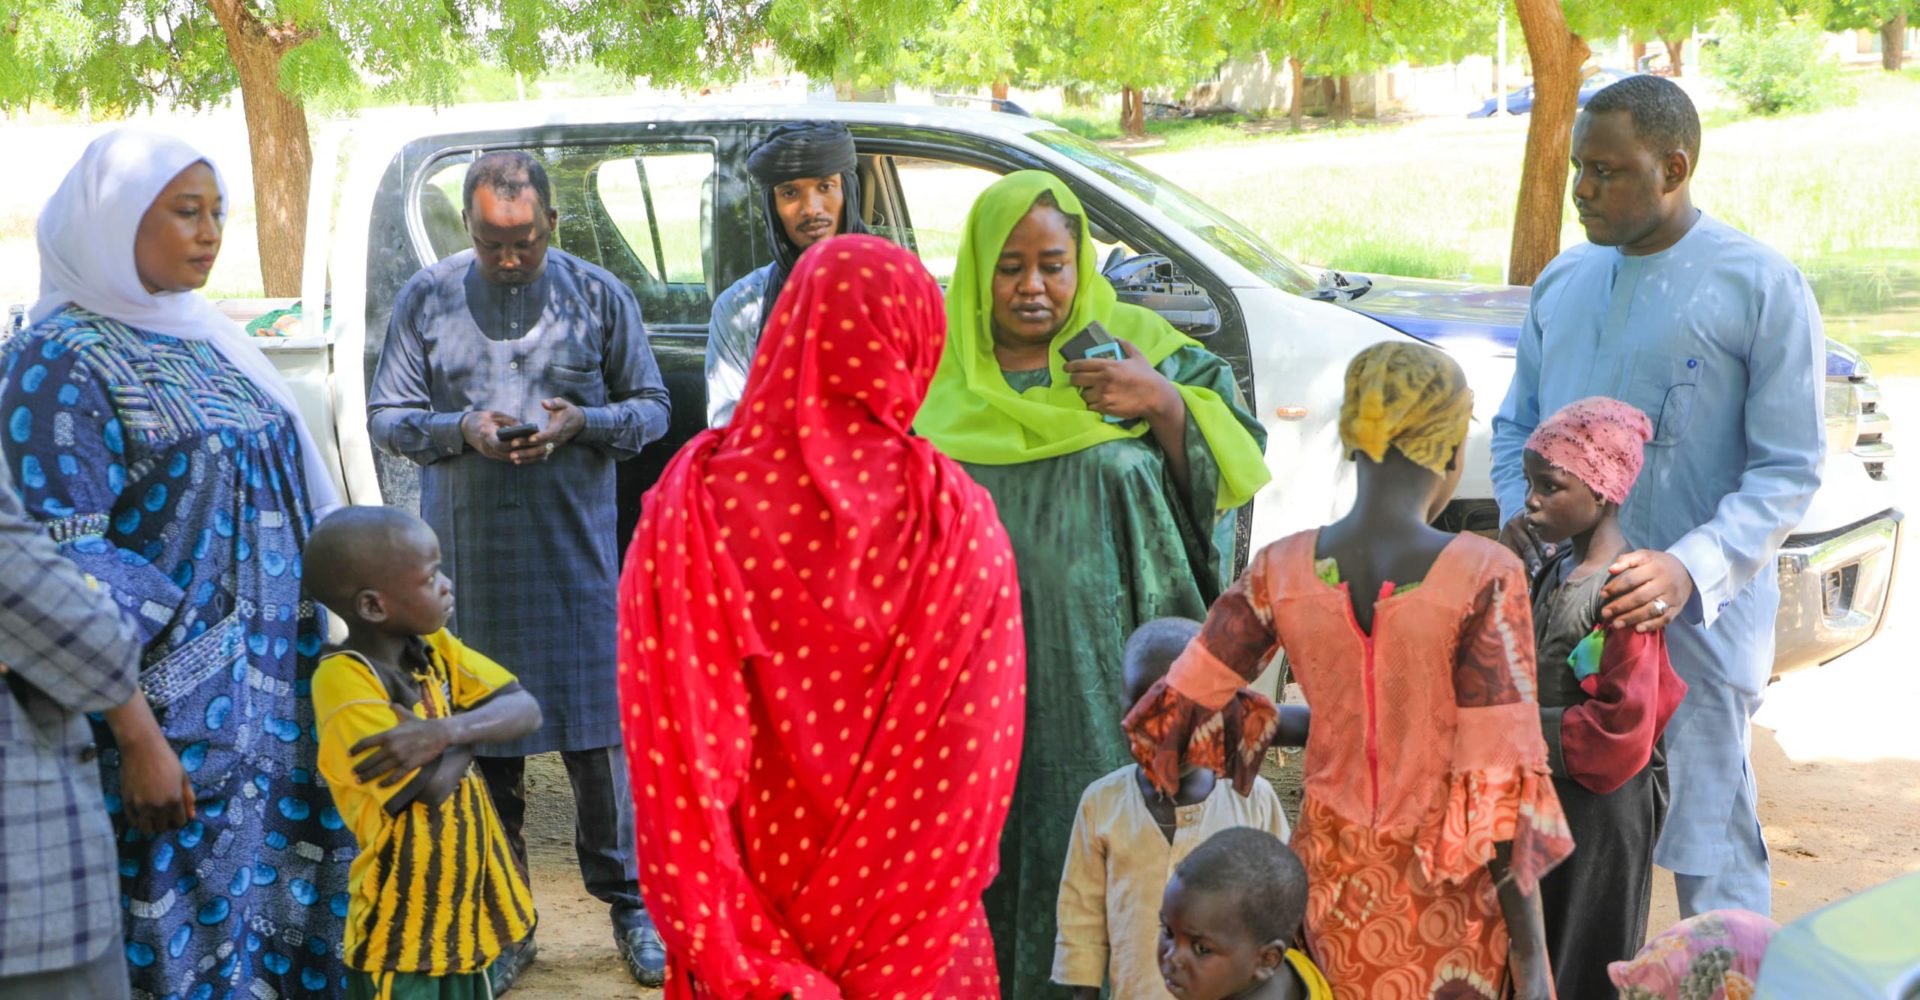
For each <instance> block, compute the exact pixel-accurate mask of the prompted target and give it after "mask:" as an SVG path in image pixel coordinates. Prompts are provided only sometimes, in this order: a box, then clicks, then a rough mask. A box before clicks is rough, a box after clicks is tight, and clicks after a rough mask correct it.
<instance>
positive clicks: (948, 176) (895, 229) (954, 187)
mask: <svg viewBox="0 0 1920 1000" xmlns="http://www.w3.org/2000/svg"><path fill="white" fill-rule="evenodd" d="M893 168H894V173H895V175H896V176H897V177H899V179H900V195H901V198H902V200H904V201H905V202H906V216H907V219H908V221H909V223H910V226H909V227H902V226H898V225H887V224H882V225H881V226H879V227H877V229H876V232H877V233H878V234H879V235H882V236H885V237H887V238H888V239H891V240H893V241H894V242H896V243H899V244H900V245H902V246H906V247H911V248H912V249H913V250H914V251H915V252H916V253H918V254H919V255H920V262H921V263H923V264H925V265H926V267H927V270H928V271H929V272H931V273H932V274H933V276H934V278H935V279H936V280H938V281H939V282H940V285H941V287H943V288H944V287H946V286H947V285H948V284H950V283H951V282H952V281H953V272H954V268H955V267H956V265H957V262H956V261H955V259H954V258H955V256H956V255H957V254H958V253H959V252H960V237H961V234H962V233H963V232H964V231H965V230H966V226H967V214H968V213H969V212H971V211H972V210H973V203H974V202H975V201H976V200H978V199H979V197H980V192H982V191H985V190H986V189H987V187H988V186H989V185H991V184H992V183H993V182H994V181H997V180H999V179H1000V176H1001V175H1000V174H999V173H998V172H996V171H993V170H988V169H985V168H983V167H976V166H973V165H971V164H966V163H949V162H946V161H943V160H933V159H924V158H921V157H917V156H896V157H893ZM909 229H910V231H908V230H909ZM1094 245H1095V247H1096V248H1097V249H1098V251H1099V254H1098V257H1097V258H1096V259H1097V260H1100V261H1105V260H1107V259H1109V257H1110V256H1111V255H1112V253H1113V251H1114V250H1116V249H1118V250H1120V251H1121V256H1122V257H1130V256H1132V255H1133V254H1134V253H1135V252H1136V251H1135V249H1134V248H1133V247H1129V246H1125V245H1123V244H1120V243H1115V242H1105V241H1103V240H1101V239H1100V238H1099V235H1098V234H1097V233H1096V237H1095V239H1094Z"/></svg>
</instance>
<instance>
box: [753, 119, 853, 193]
mask: <svg viewBox="0 0 1920 1000" xmlns="http://www.w3.org/2000/svg"><path fill="white" fill-rule="evenodd" d="M857 165H858V161H857V160H856V158H855V156H854V152H853V134H852V133H850V132H848V131H847V127H846V126H845V125H842V124H840V123H839V122H788V123H787V124H785V125H782V126H780V127H779V128H776V129H774V130H773V131H772V132H769V133H767V137H766V138H765V139H764V140H762V141H761V142H760V144H759V145H758V146H755V147H753V152H752V153H749V154H748V155H747V172H748V173H750V174H752V175H753V179H754V181H755V182H756V183H758V184H760V185H761V186H762V187H772V186H773V185H775V184H778V183H780V182H781V181H790V180H793V179H794V178H796V177H832V176H833V175H835V174H846V173H852V172H853V170H854V168H855V167H856V166H857Z"/></svg>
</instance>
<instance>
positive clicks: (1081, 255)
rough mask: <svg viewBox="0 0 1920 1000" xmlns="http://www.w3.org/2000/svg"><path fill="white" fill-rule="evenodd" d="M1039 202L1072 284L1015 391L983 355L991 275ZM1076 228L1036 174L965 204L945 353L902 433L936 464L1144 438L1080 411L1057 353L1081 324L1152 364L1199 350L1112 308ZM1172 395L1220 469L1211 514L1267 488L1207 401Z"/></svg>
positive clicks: (1053, 183) (1138, 425)
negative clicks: (1072, 243)
mask: <svg viewBox="0 0 1920 1000" xmlns="http://www.w3.org/2000/svg"><path fill="white" fill-rule="evenodd" d="M1049 192H1050V193H1051V194H1052V195H1053V199H1054V201H1055V202H1057V203H1058V204H1059V205H1060V209H1061V211H1063V212H1065V213H1066V214H1067V215H1070V216H1073V217H1075V218H1077V219H1078V220H1079V222H1080V226H1079V228H1080V249H1079V252H1078V254H1077V255H1076V256H1077V260H1076V268H1077V276H1078V279H1079V283H1078V286H1077V291H1076V292H1075V295H1074V300H1073V306H1072V308H1070V309H1069V310H1068V311H1067V321H1066V323H1065V325H1063V326H1061V328H1060V332H1059V333H1057V334H1055V335H1054V338H1053V344H1052V349H1051V350H1050V351H1048V357H1047V368H1048V371H1049V373H1050V374H1051V375H1052V380H1051V382H1050V383H1049V384H1047V385H1044V386H1036V387H1034V388H1031V389H1028V390H1027V391H1026V392H1024V393H1016V392H1014V391H1013V387H1012V386H1009V385H1008V384H1007V379H1006V376H1005V375H1003V374H1001V371H1000V362H999V360H998V359H997V358H995V356H994V353H993V327H992V322H993V273H994V269H995V268H996V266H997V265H998V264H999V260H1000V250H1001V248H1002V247H1004V246H1005V245H1006V242H1007V237H1008V236H1009V235H1010V234H1012V232H1013V227H1014V226H1016V225H1018V224H1019V222H1020V220H1021V219H1023V218H1025V217H1026V215H1027V212H1028V211H1030V210H1032V208H1033V203H1034V199H1036V198H1038V197H1040V195H1041V194H1042V193H1049ZM1086 218H1087V214H1086V210H1085V209H1084V208H1082V207H1081V205H1080V199H1078V198H1076V197H1074V194H1073V191H1072V190H1071V189H1070V188H1068V187H1067V185H1066V184H1065V183H1064V182H1062V181H1061V180H1060V179H1059V178H1058V177H1055V176H1054V175H1052V174H1050V173H1046V172H1044V171H1040V170H1022V171H1018V172H1016V173H1011V174H1008V175H1007V176H1005V177H1002V178H1001V179H1000V180H999V181H997V182H995V183H994V184H993V185H992V186H991V187H989V188H987V189H986V190H985V191H984V192H982V193H981V195H980V200H978V201H976V202H974V204H973V211H972V212H970V213H969V214H968V215H967V228H966V231H965V232H964V233H963V234H962V235H961V238H960V253H959V256H958V258H957V260H956V264H955V269H954V275H953V283H952V285H951V286H950V287H948V289H947V347H946V352H945V353H944V354H943V355H942V356H941V359H940V369H939V371H938V372H937V373H935V375H934V377H933V385H932V387H931V388H930V389H929V390H928V392H927V401H926V405H925V406H923V407H922V408H921V410H920V416H919V419H918V420H917V421H916V423H915V426H914V429H915V430H916V431H918V432H919V434H920V435H921V436H923V437H925V438H927V439H928V440H931V441H932V442H933V443H934V444H935V445H936V446H937V447H939V449H940V450H941V451H943V452H946V453H947V455H948V456H950V457H952V458H954V459H957V460H959V461H962V462H973V463H976V464H979V465H1017V464H1020V463H1022V462H1034V461H1038V460H1040V459H1043V458H1053V457H1055V456H1057V455H1066V454H1070V453H1072V452H1076V451H1080V450H1082V449H1085V448H1091V447H1093V446H1094V445H1097V444H1103V443H1105V442H1107V441H1118V440H1121V439H1123V438H1137V437H1140V436H1141V435H1143V434H1146V433H1147V431H1148V427H1147V423H1146V421H1144V420H1140V421H1135V422H1134V424H1133V426H1131V427H1128V426H1124V425H1121V424H1110V423H1107V422H1106V420H1104V419H1103V418H1102V417H1101V416H1100V414H1098V413H1095V412H1093V411H1092V410H1089V409H1087V404H1086V401H1085V400H1083V399H1081V398H1080V392H1079V390H1077V389H1076V388H1074V386H1073V385H1072V383H1070V382H1069V381H1068V379H1067V374H1066V371H1065V367H1064V366H1065V364H1066V362H1065V359H1063V358H1062V357H1061V356H1060V345H1061V344H1064V343H1066V342H1067V341H1068V340H1071V339H1072V338H1073V336H1074V335H1075V334H1077V333H1079V332H1080V331H1081V330H1082V329H1084V328H1085V327H1086V325H1087V324H1088V323H1089V322H1093V321H1096V320H1097V321H1099V323H1100V325H1102V326H1104V327H1106V328H1107V332H1108V333H1111V334H1113V336H1115V337H1117V338H1119V339H1121V340H1125V341H1128V342H1129V343H1131V344H1133V346H1135V347H1137V348H1139V349H1140V353H1142V354H1144V355H1146V357H1147V360H1148V361H1150V362H1152V363H1153V364H1154V365H1156V366H1157V365H1159V364H1160V363H1161V362H1162V361H1165V360H1166V359H1167V358H1168V357H1169V356H1170V355H1172V354H1173V353H1174V352H1175V351H1177V350H1179V349H1180V348H1182V347H1199V346H1200V344H1199V342H1198V341H1196V340H1194V339H1192V338H1190V337H1188V336H1186V335H1185V334H1182V333H1181V332H1180V331H1178V330H1175V329H1174V328H1173V325H1172V324H1170V323H1168V322H1167V321H1166V320H1164V319H1162V318H1160V316H1159V315H1158V314H1156V313H1154V312H1152V311H1150V310H1146V309H1142V308H1140V307H1139V306H1131V305H1126V304H1124V303H1122V302H1120V301H1119V299H1118V297H1117V296H1116V295H1115V294H1114V291H1113V286H1112V285H1111V284H1109V283H1108V282H1107V279H1106V278H1105V277H1103V276H1102V275H1101V274H1100V269H1099V258H1098V251H1097V250H1096V249H1095V247H1094V245H1093V236H1092V234H1091V233H1089V232H1088V227H1087V224H1086ZM1174 387H1175V388H1176V389H1178V390H1179V392H1180V395H1181V397H1182V398H1184V399H1185V400H1186V403H1187V412H1188V413H1189V414H1190V415H1192V417H1193V420H1194V423H1195V424H1196V425H1198V426H1199V428H1200V433H1201V434H1202V435H1204V436H1205V437H1206V439H1207V446H1208V447H1209V449H1210V450H1212V452H1213V455H1214V459H1215V461H1216V463H1217V464H1218V465H1219V467H1220V487H1219V490H1218V506H1219V509H1221V510H1229V509H1232V508H1234V507H1238V506H1240V505H1241V504H1243V503H1246V502H1247V501H1248V500H1251V499H1253V495H1254V494H1255V493H1256V492H1258V491H1259V489H1260V487H1262V486H1264V485H1266V483H1267V480H1268V479H1269V478H1270V476H1269V474H1268V472H1267V464H1266V460H1265V458H1264V457H1263V456H1262V455H1261V450H1260V445H1259V443H1258V442H1257V441H1255V440H1254V438H1253V436H1252V435H1251V434H1249V433H1247V430H1246V428H1245V427H1244V426H1242V425H1241V423H1240V421H1239V419H1238V418H1237V417H1236V416H1235V415H1234V411H1233V407H1232V406H1231V404H1229V403H1228V402H1227V401H1225V400H1223V399H1221V398H1220V395H1219V394H1218V393H1216V392H1214V391H1213V390H1211V389H1203V388H1200V387H1197V386H1190V385H1181V384H1179V383H1177V382H1176V383H1175V384H1174Z"/></svg>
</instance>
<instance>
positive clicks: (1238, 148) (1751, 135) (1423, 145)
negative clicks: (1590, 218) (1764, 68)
mask: <svg viewBox="0 0 1920 1000" xmlns="http://www.w3.org/2000/svg"><path fill="white" fill-rule="evenodd" d="M1850 79H1851V80H1852V82H1853V83H1854V84H1855V86H1856V87H1857V88H1858V90H1859V100H1858V102H1857V103H1855V104H1854V105H1852V106H1850V107H1845V108H1834V109H1830V110H1827V111H1822V112H1818V113H1814V114H1808V115H1788V116H1781V117H1777V118H1750V119H1736V120H1733V121H1727V122H1724V123H1722V124H1714V125H1710V126H1709V128H1708V130H1707V132H1706V134H1705V136H1704V137H1703V140H1702V151H1701V163H1700V172H1699V174H1698V177H1697V179H1696V181H1695V183H1694V200H1695V203H1696V204H1698V205H1699V206H1700V207H1701V208H1702V209H1704V210H1705V211H1707V212H1709V213H1711V214H1713V215H1714V216H1716V217H1718V218H1720V219H1722V220H1723V221H1726V222H1728V223H1730V224H1732V225H1735V226H1738V227H1740V228H1741V229H1744V230H1746V231H1747V232H1750V233H1752V234H1754V235H1755V236H1757V237H1759V238H1760V239H1762V240H1764V241H1766V242H1767V243H1769V244H1771V245H1773V246H1775V247H1777V248H1779V249H1780V250H1781V251H1782V252H1784V253H1786V254H1787V255H1788V256H1790V257H1792V258H1793V259H1794V261H1795V262H1796V263H1798V264H1799V265H1800V267H1801V269H1802V270H1803V271H1805V272H1806V273H1807V275H1808V277H1809V278H1810V279H1811V280H1812V281H1813V284H1814V287H1815V292H1816V294H1818V296H1819V297H1820V300H1821V306H1822V310H1823V312H1824V314H1825V315H1826V318H1827V324H1828V329H1829V332H1830V333H1832V334H1833V335H1834V336H1835V337H1837V338H1839V339H1841V340H1844V341H1847V342H1849V343H1851V344H1853V345H1854V346H1856V347H1859V348H1861V349H1862V350H1863V351H1865V352H1866V353H1868V354H1869V355H1870V356H1873V357H1874V359H1875V362H1876V364H1877V365H1878V366H1879V367H1880V368H1881V369H1882V370H1887V369H1888V367H1889V366H1892V367H1893V368H1895V369H1900V370H1904V371H1907V372H1910V373H1915V374H1920V168H1917V167H1916V166H1915V164H1920V114H1915V113H1914V110H1913V109H1914V108H1916V107H1920V71H1912V70H1910V71H1908V72H1906V73H1903V74H1900V75H1898V76H1891V75H1889V74H1886V73H1884V72H1882V71H1880V70H1877V69H1875V70H1870V71H1861V72H1859V73H1856V74H1852V75H1851V76H1850ZM1724 117H1725V116H1718V115H1716V116H1714V118H1715V119H1724ZM1075 124H1078V123H1075ZM1163 124H1174V123H1160V122H1153V123H1150V126H1149V130H1150V132H1151V131H1154V129H1155V128H1157V127H1159V126H1162V125H1163ZM1182 124H1185V125H1186V127H1187V128H1189V129H1191V128H1194V127H1196V126H1202V125H1204V126H1205V127H1206V128H1207V129H1209V130H1212V131H1220V130H1227V131H1240V132H1241V135H1240V136H1238V137H1237V138H1236V139H1235V140H1234V141H1235V143H1236V145H1235V148H1234V149H1233V150H1232V152H1231V154H1230V155H1221V154H1219V153H1218V152H1216V151H1214V149H1213V148H1210V147H1209V148H1198V147H1189V148H1185V149H1180V148H1178V147H1176V146H1175V144H1174V142H1173V139H1174V138H1175V136H1177V135H1179V134H1180V133H1176V134H1175V136H1170V137H1169V142H1168V144H1167V146H1166V147H1165V148H1163V149H1152V150H1141V151H1139V152H1138V153H1137V154H1136V155H1137V157H1138V158H1139V160H1140V162H1141V163H1142V164H1144V165H1146V166H1148V167H1150V168H1152V169H1153V170H1155V171H1156V172H1159V173H1161V174H1163V175H1165V176H1167V177H1168V178H1170V179H1172V180H1174V181H1175V182H1176V183H1179V184H1181V185H1182V186H1184V187H1187V188H1188V189H1190V190H1192V191H1193V192H1194V193H1195V194H1198V195H1199V196H1200V197H1202V198H1204V199H1205V200H1207V201H1209V202H1211V203H1213V204H1215V205H1219V206H1222V207H1224V208H1226V209H1227V210H1228V211H1231V212H1233V213H1234V214H1235V215H1236V216H1237V217H1238V218H1239V219H1240V220H1241V221H1243V222H1245V223H1246V224H1247V225H1248V226H1249V227H1251V228H1252V229H1253V230H1254V231H1255V232H1257V233H1259V234H1261V235H1262V236H1264V237H1266V238H1267V239H1268V240H1269V241H1270V242H1272V243H1273V244H1274V246H1276V247H1278V248H1279V249H1280V250H1282V251H1283V252H1285V253H1287V254H1288V255H1290V256H1292V257H1293V258H1295V259H1296V260H1299V261H1302V262H1304V263H1311V264H1323V265H1331V266H1337V267H1340V268H1343V269H1350V270H1356V271H1380V272H1387V273H1393V274H1405V275H1415V276H1425V277H1440V278H1465V279H1473V280H1480V281H1498V280H1502V279H1503V276H1504V274H1505V269H1506V268H1505V263H1506V256H1507V246H1508V241H1509V238H1510V233H1511V228H1512V223H1513V212H1514V203H1515V200H1516V197H1517V194H1518V191H1519V183H1520V160H1521V153H1522V149H1523V147H1524V145H1525V139H1526V119H1524V118H1518V119H1506V120H1500V119H1493V120H1488V119H1476V120H1471V121H1470V120H1467V119H1465V118H1460V119H1426V120H1421V121H1417V122H1414V123H1411V124H1406V125H1389V126H1382V127H1379V128H1351V129H1344V130H1334V131H1322V132H1317V133H1311V134H1308V135H1305V136H1300V137H1293V136H1284V135H1281V136H1267V137H1262V136H1258V135H1251V134H1247V130H1242V129H1237V128H1236V127H1235V126H1234V125H1232V124H1230V123H1224V122H1219V121H1214V122H1198V123H1182ZM1265 127H1267V126H1266V125H1265V123H1255V124H1254V125H1252V126H1251V128H1252V129H1261V128H1265ZM1566 220H1567V221H1566V223H1565V225H1564V227H1563V229H1562V235H1561V242H1562V245H1571V244H1573V243H1575V242H1578V241H1579V240H1580V239H1581V238H1582V236H1581V233H1580V230H1579V227H1578V226H1577V225H1576V224H1575V223H1574V221H1573V218H1572V212H1571V211H1569V212H1568V213H1567V216H1566Z"/></svg>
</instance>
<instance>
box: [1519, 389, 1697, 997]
mask: <svg viewBox="0 0 1920 1000" xmlns="http://www.w3.org/2000/svg"><path fill="white" fill-rule="evenodd" d="M1652 434H1653V427H1652V424H1650V423H1649V422H1648V420H1647V417H1646V415H1645V414H1643V413H1641V412H1640V411H1639V410H1636V409H1634V408H1633V407H1631V406H1628V405H1627V404H1626V403H1622V402H1620V401H1618V400H1614V399H1607V398H1604V397H1598V396H1596V397H1593V398H1590V399H1583V400H1580V401H1579V402H1576V403H1571V404H1569V405H1568V406H1567V407H1566V408H1565V409H1562V410H1561V411H1560V412H1558V413H1555V414H1554V415H1553V416H1552V417H1550V418H1548V419H1547V420H1546V421H1545V422H1543V423H1541V424H1540V426H1539V428H1538V429H1536V430H1535V431H1534V432H1533V436H1532V437H1531V438H1529V439H1528V440H1527V450H1526V456H1525V466H1526V473H1527V515H1526V516H1527V521H1528V523H1529V524H1530V525H1531V526H1532V527H1533V530H1534V532H1535V533H1536V534H1537V535H1538V536H1539V538H1540V539H1541V541H1544V542H1552V543H1554V545H1555V549H1556V551H1555V552H1554V553H1553V555H1551V556H1549V557H1548V558H1547V560H1546V562H1545V564H1544V565H1542V566H1541V568H1540V571H1539V573H1538V574H1537V575H1536V576H1535V577H1534V579H1533V628H1534V648H1535V650H1536V655H1537V657H1538V661H1537V664H1538V666H1537V676H1538V678H1539V684H1540V721H1541V727H1542V729H1544V730H1545V736H1546V742H1547V756H1548V763H1549V765H1550V766H1551V767H1552V769H1553V785H1554V791H1555V792H1557V793H1558V794H1559V797H1560V804H1561V807H1562V808H1563V809H1564V810H1565V811H1566V815H1567V826H1568V828H1569V829H1570V830H1571V832H1572V834H1573V842H1574V845H1575V846H1574V852H1573V856H1572V857H1570V858H1568V859H1567V860H1566V861H1565V862H1563V863H1562V864H1561V865H1560V866H1559V867H1558V868H1556V869H1554V870H1553V871H1552V872H1550V873H1549V874H1547V875H1546V876H1545V877H1544V878H1542V879H1541V880H1540V901H1541V905H1542V907H1543V909H1544V910H1545V916H1546V928H1547V954H1548V956H1549V958H1550V960H1551V962H1552V965H1553V972H1554V980H1555V984H1556V986H1557V987H1558V993H1559V995H1560V996H1563V997H1581V996H1590V995H1592V990H1593V989H1594V986H1595V984H1598V983H1604V982H1606V981H1607V980H1606V976H1607V965H1608V963H1610V962H1617V961H1623V960H1625V959H1627V958H1630V957H1632V955H1633V954H1634V952H1635V951H1637V950H1638V949H1639V947H1640V944H1641V942H1642V941H1644V940H1645V939H1646V934H1647V903H1648V898H1649V896H1650V895H1651V894H1652V890H1653V846H1654V842H1655V841H1656V840H1658V839H1659V832H1660V824H1661V821H1662V820H1663V819H1664V817H1665V814H1666V775H1665V761H1664V759H1663V758H1664V755H1663V754H1662V752H1661V747H1660V733H1661V730H1662V729H1664V728H1665V726H1666V724H1667V719H1668V718H1669V717H1670V716H1672V714H1673V710H1674V709H1675V708H1677V707H1679V704H1680V699H1681V698H1682V697H1683V696H1684V695H1685V694H1686V690H1687V689H1686V684H1685V683H1683V682H1682V681H1681V680H1680V678H1679V677H1678V676H1676V675H1675V674H1674V672H1673V667H1672V666H1671V665H1670V664H1669V663H1668V661H1667V648H1666V641H1665V638H1664V636H1663V635H1662V633H1661V632H1659V631H1658V630H1653V631H1647V632H1641V631H1638V630H1635V629H1609V628H1606V627H1604V626H1603V625H1602V624H1601V623H1600V606H1601V604H1602V603H1604V602H1603V600H1602V598H1601V588H1603V587H1605V586H1606V584H1607V580H1608V579H1609V576H1608V573H1607V567H1608V566H1610V565H1612V563H1613V562H1614V560H1616V559H1618V558H1619V557H1620V556H1621V555H1622V554H1623V553H1626V552H1629V551H1632V549H1633V548H1634V546H1633V545H1632V544H1631V543H1630V542H1629V541H1628V539H1627V537H1626V535H1625V534H1624V533H1623V532H1622V531H1621V528H1620V521H1619V515H1620V505H1621V504H1623V503H1625V502H1626V499H1627V494H1628V492H1629V491H1631V490H1632V489H1633V481H1634V479H1635V478H1637V477H1638V476H1639V474H1640V464H1641V458H1642V455H1641V447H1642V446H1643V445H1644V444H1645V443H1646V442H1647V441H1648V440H1649V439H1650V438H1651V437H1652Z"/></svg>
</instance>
